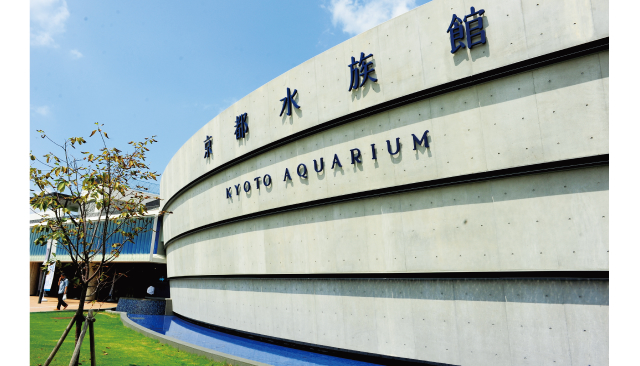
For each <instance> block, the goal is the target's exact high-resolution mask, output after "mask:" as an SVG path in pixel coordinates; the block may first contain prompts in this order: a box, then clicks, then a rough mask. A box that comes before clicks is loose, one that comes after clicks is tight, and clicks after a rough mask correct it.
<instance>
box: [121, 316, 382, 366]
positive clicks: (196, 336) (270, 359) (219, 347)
mask: <svg viewBox="0 0 640 366" xmlns="http://www.w3.org/2000/svg"><path fill="white" fill-rule="evenodd" d="M127 315H128V316H129V319H131V320H132V321H134V322H135V323H137V324H140V325H141V326H143V327H145V328H147V329H151V330H153V331H154V332H158V333H161V334H164V335H166V336H169V337H173V338H177V339H179V340H181V341H183V342H188V343H191V344H195V345H197V346H200V347H205V348H209V349H212V350H214V351H218V352H222V353H226V354H229V355H233V356H237V357H242V358H246V359H249V360H254V361H259V362H263V363H266V364H270V365H274V366H294V365H295V366H312V365H331V366H365V365H374V364H372V363H368V362H361V361H354V360H348V359H344V358H339V357H333V356H327V355H323V354H318V353H313V352H307V351H302V350H298V349H294V348H287V347H282V346H276V345H274V344H270V343H264V342H259V341H254V340H252V339H247V338H242V337H238V336H234V335H231V334H226V333H222V332H218V331H215V330H212V329H209V328H205V327H201V326H198V325H195V324H192V323H189V322H187V321H185V320H182V319H180V318H178V317H175V316H167V315H138V314H127Z"/></svg>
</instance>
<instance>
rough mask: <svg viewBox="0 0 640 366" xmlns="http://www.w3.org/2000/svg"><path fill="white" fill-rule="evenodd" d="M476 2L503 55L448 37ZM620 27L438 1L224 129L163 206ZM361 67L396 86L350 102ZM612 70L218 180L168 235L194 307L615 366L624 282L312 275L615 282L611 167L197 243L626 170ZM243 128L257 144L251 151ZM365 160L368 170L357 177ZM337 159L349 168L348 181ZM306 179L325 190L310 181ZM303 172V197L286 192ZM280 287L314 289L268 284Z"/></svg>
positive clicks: (489, 94)
mask: <svg viewBox="0 0 640 366" xmlns="http://www.w3.org/2000/svg"><path fill="white" fill-rule="evenodd" d="M472 5H473V6H475V8H476V9H484V10H485V11H486V13H485V30H486V32H487V33H486V34H487V39H488V41H487V44H485V45H482V46H479V47H477V48H473V50H471V51H469V50H468V49H464V50H461V51H458V53H456V54H454V55H452V54H451V53H450V45H449V37H448V35H447V33H446V29H447V26H448V24H449V22H450V21H451V16H452V14H453V13H456V14H457V15H458V16H460V17H461V18H463V17H464V15H466V14H468V13H469V8H470V7H471V6H472ZM608 28H609V26H608V2H607V1H606V0H591V1H588V0H586V1H585V0H568V1H562V2H559V1H546V0H544V1H543V0H536V1H529V0H522V1H506V2H505V1H497V0H495V1H494V0H487V1H484V2H482V3H476V2H469V1H457V0H453V1H449V0H447V1H445V0H434V1H432V2H430V3H428V4H426V5H424V6H421V7H419V8H417V9H415V10H413V11H410V12H408V13H406V14H404V15H402V16H399V17H397V18H394V19H392V20H390V21H388V22H386V23H384V24H382V25H380V26H378V27H376V28H373V29H371V30H369V31H367V32H365V33H363V34H360V35H358V36H356V37H354V38H352V39H350V40H348V41H346V42H344V43H342V44H340V45H338V46H336V47H334V48H332V49H330V50H328V51H326V52H324V53H322V54H320V55H318V56H317V57H314V58H312V59H311V60H308V61H307V62H305V63H303V64H301V65H299V66H298V67H296V68H294V69H292V70H290V71H288V72H287V73H285V74H283V75H280V76H278V77H277V78H275V79H274V80H272V81H271V82H269V83H267V84H265V85H264V86H262V87H260V88H259V89H257V90H255V91H254V92H252V93H251V94H249V95H248V96H246V97H245V98H243V99H241V100H240V101H238V102H237V103H235V104H234V105H233V106H231V107H230V108H228V109H227V110H225V111H223V112H222V113H220V115H218V116H217V117H215V118H214V119H213V120H211V121H210V122H209V123H207V124H206V125H205V126H204V127H203V128H202V129H201V130H200V131H198V132H197V133H196V134H195V135H194V136H193V137H192V138H191V139H190V140H189V141H187V142H186V143H185V145H184V146H183V147H182V148H181V149H180V150H179V151H178V152H177V153H176V155H175V156H174V157H173V159H172V160H171V162H170V163H169V165H168V166H167V168H166V169H165V172H164V174H163V176H162V182H161V196H162V197H163V198H164V199H165V200H166V199H169V198H170V197H171V196H173V194H174V193H176V192H177V191H178V190H180V189H181V188H183V187H184V186H185V185H187V184H188V183H189V182H191V181H192V180H194V179H195V178H197V177H199V176H201V175H202V174H205V173H206V172H208V171H210V170H212V169H214V168H216V167H219V166H220V165H222V164H224V163H226V162H229V161H230V160H232V159H235V158H236V157H239V156H241V155H243V154H246V153H248V152H251V151H253V150H255V149H257V148H259V147H262V146H265V145H266V144H269V143H271V142H273V141H276V140H279V139H282V138H284V137H287V136H290V135H291V134H292V133H296V132H300V131H304V130H306V129H309V128H312V127H314V126H317V125H319V124H321V123H324V122H327V121H330V120H332V119H335V118H338V117H342V116H345V115H347V114H349V113H352V112H356V111H361V110H363V109H365V108H368V107H371V106H376V105H378V104H380V103H382V102H386V101H390V100H393V99H395V98H399V97H402V96H405V95H408V94H410V93H413V92H417V91H420V90H424V89H427V88H431V87H435V86H438V85H441V84H443V83H447V82H452V81H454V82H455V81H456V80H459V79H461V78H465V77H468V76H473V75H477V74H479V73H482V72H485V71H490V70H493V69H495V68H497V67H502V66H506V65H511V64H513V63H515V62H519V61H523V60H527V59H530V58H533V57H537V56H541V55H545V54H548V53H551V52H555V51H561V50H565V49H566V48H568V47H572V46H578V45H582V44H584V43H586V42H590V41H594V40H598V39H601V38H605V37H608ZM360 52H365V53H367V54H368V53H373V56H374V57H373V61H374V62H375V69H376V77H378V79H379V82H378V83H371V82H368V83H367V84H366V86H365V87H364V88H363V89H360V90H358V91H353V92H348V91H347V89H348V82H349V74H348V68H347V67H346V66H347V64H348V61H349V60H350V57H351V56H354V57H357V56H358V55H359V53H360ZM608 62H609V52H608V51H604V52H599V53H592V54H589V55H586V56H583V57H579V58H574V59H571V60H568V61H565V62H558V63H555V64H552V65H549V66H545V67H541V68H538V69H535V70H533V71H527V72H522V73H519V74H516V75H512V76H508V77H503V78H501V79H498V80H494V81H491V82H485V83H483V84H477V85H473V86H469V87H467V88H465V89H461V90H458V91H455V92H450V93H447V94H442V95H439V96H436V97H432V98H430V99H425V100H422V101H419V102H415V103H412V104H409V105H405V106H403V107H399V108H395V109H392V110H388V111H385V112H380V113H377V114H375V115H372V116H369V117H366V118H361V119H359V120H355V121H352V122H349V123H347V124H344V125H342V126H339V127H335V128H332V129H329V130H326V131H323V132H320V133H315V134H313V135H310V136H307V137H305V138H301V139H299V140H297V141H295V142H292V143H288V144H285V145H283V146H280V147H278V148H275V149H273V150H270V151H268V152H266V153H264V154H261V155H258V156H255V157H253V158H251V159H248V160H246V161H244V162H242V163H239V164H236V165H233V166H231V167H229V168H228V169H225V170H223V171H222V172H220V173H218V174H215V175H212V176H210V177H208V178H207V179H205V180H203V181H202V182H200V183H199V184H198V185H195V186H194V187H191V188H190V189H188V190H186V191H185V192H184V193H183V194H181V195H180V196H178V197H177V199H175V200H174V201H173V202H172V203H171V204H169V205H166V207H164V209H167V210H170V211H172V212H173V214H171V215H168V216H166V217H165V218H164V221H163V233H162V235H163V240H164V242H165V243H167V244H168V245H166V247H165V249H166V254H167V271H168V276H169V277H170V278H171V282H170V283H171V294H172V299H173V302H174V310H175V311H176V312H177V313H179V314H182V315H185V316H187V317H190V318H193V319H197V320H200V321H203V322H207V323H211V324H215V325H219V326H223V327H229V328H233V329H239V330H243V331H248V332H252V333H258V334H263V335H266V336H272V337H279V338H284V339H291V340H297V341H302V342H308V343H313V344H317V345H323V346H329V347H339V348H344V349H350V350H357V351H363V352H370V353H377V354H382V355H389V356H397V357H406V358H413V359H418V360H426V361H434V362H442V363H448V364H462V365H542V364H544V365H546V364H554V365H585V364H586V365H589V364H590V365H596V364H598V365H600V364H607V363H608V280H602V281H581V280H551V279H545V280H543V279H530V280H513V279H511V280H509V279H502V280H488V279H478V278H476V279H466V280H462V279H461V280H444V279H443V280H409V279H403V280H373V279H366V278H365V279H361V280H355V279H353V280H336V279H314V280H311V279H308V275H314V276H315V275H318V274H327V277H331V276H333V277H339V276H342V275H345V274H354V273H359V274H360V275H359V276H363V277H366V276H367V274H369V273H383V274H389V277H393V276H394V274H397V273H436V274H438V273H439V276H441V277H447V276H448V274H447V273H451V272H458V275H457V276H458V278H459V277H460V276H464V273H465V272H494V273H496V272H497V273H498V274H499V273H500V272H532V271H533V272H544V271H593V272H594V273H595V272H598V271H608V269H609V243H608V231H609V223H608V220H609V219H608V217H609V215H608V193H609V179H608V177H609V168H608V166H600V167H589V168H579V169H573V170H565V171H555V172H547V173H540V174H535V175H526V176H519V177H502V178H500V179H492V180H488V181H485V182H481V183H463V184H458V185H453V186H447V187H440V188H430V189H423V190H420V191H413V192H405V193H396V194H393V195H387V196H381V197H377V198H367V199H360V200H357V201H349V202H342V203H335V204H331V205H325V206H317V207H311V208H304V209H296V210H292V211H290V212H287V213H279V214H273V215H268V216H261V217H255V218H252V219H246V220H242V221H237V222H234V223H229V224H225V225H221V226H217V227H214V228H210V229H206V230H200V231H197V232H194V233H191V234H188V235H182V236H181V237H177V236H178V235H181V234H185V233H186V232H187V231H189V230H193V229H198V228H202V227H203V226H205V225H212V224H214V225H215V224H217V223H219V222H220V221H222V220H229V219H234V218H237V217H238V216H242V215H250V214H254V213H258V212H261V211H264V210H269V209H274V208H282V207H287V206H290V205H293V204H299V203H305V202H309V201H314V200H318V199H324V198H329V197H339V196H342V195H346V194H352V193H359V192H367V191H371V190H374V189H380V188H392V187H396V186H398V185H404V184H410V183H415V182H429V181H433V180H436V179H442V178H450V177H457V176H464V175H467V174H474V173H479V172H496V171H498V170H500V169H507V168H514V167H526V166H530V165H532V164H540V163H551V162H562V161H564V160H567V159H573V158H582V157H591V156H595V155H602V154H608V153H609V94H608V87H609V66H608ZM287 87H289V88H291V90H293V89H297V90H298V93H299V97H298V99H297V102H298V104H300V106H301V107H302V108H301V109H299V110H294V112H293V114H292V116H290V117H288V116H284V115H283V117H279V116H278V114H279V112H280V108H281V102H280V101H279V99H281V98H282V97H283V96H284V94H285V93H286V88H287ZM242 113H248V121H249V128H250V132H249V134H248V136H247V137H246V138H245V139H242V140H236V139H235V138H234V136H233V134H232V132H233V130H234V129H233V126H234V121H235V117H236V116H238V115H240V114H242ZM425 130H429V144H430V147H429V148H424V147H418V149H417V150H416V151H414V150H413V143H412V136H411V135H412V134H415V135H416V136H418V137H420V136H422V134H423V133H424V131H425ZM206 135H213V157H212V158H211V159H203V155H204V144H203V141H204V139H205V136H206ZM397 137H400V142H401V143H402V149H401V152H400V153H399V154H398V155H395V156H391V155H390V154H389V153H388V151H387V150H388V148H387V146H386V141H387V140H390V141H391V142H394V141H395V138H397ZM371 144H376V148H377V150H376V153H377V159H376V160H374V159H372V151H371V147H370V145H371ZM354 148H358V149H360V150H361V153H362V163H358V164H355V165H352V164H350V149H354ZM334 154H337V155H338V157H339V159H340V161H341V163H342V168H335V169H331V163H332V160H333V156H334ZM321 157H322V158H323V159H324V164H325V169H324V171H323V172H322V173H319V174H316V172H314V170H313V167H314V164H313V160H314V159H315V160H318V161H319V159H320V158H321ZM301 163H304V164H306V166H307V168H308V170H309V174H308V175H309V176H308V178H306V179H302V178H300V177H298V176H297V174H296V167H297V166H298V164H301ZM285 169H288V170H289V172H290V174H291V177H292V180H291V181H286V182H285V181H283V178H284V172H285ZM265 174H269V175H270V176H271V177H272V179H273V182H272V185H271V186H270V187H265V186H264V183H261V187H260V189H257V187H256V185H255V181H254V178H256V177H258V176H260V177H263V176H264V175H265ZM245 181H248V182H249V183H250V185H251V190H250V191H249V192H244V190H242V188H240V189H241V191H240V193H239V194H238V195H236V192H235V188H233V187H234V186H235V185H238V184H239V185H241V186H242V185H243V184H244V182H245ZM229 187H231V188H232V197H231V198H226V189H227V188H229ZM460 273H463V274H462V275H461V274H460ZM567 273H571V272H567ZM274 274H288V275H290V278H295V277H298V278H297V279H265V275H274ZM220 275H250V276H251V277H250V278H246V277H242V278H220V277H215V276H220ZM185 276H189V277H188V278H185ZM205 276H212V277H205ZM305 276H307V278H305ZM469 276H477V275H471V274H470V275H469ZM372 277H373V276H372ZM542 277H545V276H542Z"/></svg>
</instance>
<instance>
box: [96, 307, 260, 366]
mask: <svg viewBox="0 0 640 366" xmlns="http://www.w3.org/2000/svg"><path fill="white" fill-rule="evenodd" d="M105 311H106V312H107V313H111V314H120V320H121V321H122V324H123V325H124V326H125V327H127V328H129V329H132V330H134V331H136V332H138V333H141V334H142V335H144V336H146V337H149V338H153V339H155V340H158V341H160V343H164V344H168V345H170V346H172V347H175V348H177V349H179V350H181V351H184V352H188V353H193V354H196V355H200V356H205V357H207V358H208V359H211V360H214V361H218V362H231V364H233V365H234V366H236V365H237V366H270V365H269V364H266V363H262V362H258V361H253V360H248V359H246V358H242V357H238V356H232V355H229V354H226V353H222V352H217V351H214V350H211V349H209V348H205V347H200V346H197V345H195V344H191V343H188V342H184V341H181V340H179V339H177V338H173V337H169V336H166V335H164V334H160V333H158V332H154V331H153V330H151V329H147V328H145V327H143V326H141V325H139V324H137V323H135V322H134V321H133V320H131V319H129V317H128V316H127V313H126V312H124V311H114V310H105Z"/></svg>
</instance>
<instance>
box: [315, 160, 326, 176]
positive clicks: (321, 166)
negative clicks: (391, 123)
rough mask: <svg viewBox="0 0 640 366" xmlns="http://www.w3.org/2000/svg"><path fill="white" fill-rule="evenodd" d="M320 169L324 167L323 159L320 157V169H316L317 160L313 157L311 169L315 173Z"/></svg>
mask: <svg viewBox="0 0 640 366" xmlns="http://www.w3.org/2000/svg"><path fill="white" fill-rule="evenodd" d="M322 169H324V160H322V158H320V170H318V162H317V161H316V159H313V170H315V171H316V173H320V172H321V171H322Z"/></svg>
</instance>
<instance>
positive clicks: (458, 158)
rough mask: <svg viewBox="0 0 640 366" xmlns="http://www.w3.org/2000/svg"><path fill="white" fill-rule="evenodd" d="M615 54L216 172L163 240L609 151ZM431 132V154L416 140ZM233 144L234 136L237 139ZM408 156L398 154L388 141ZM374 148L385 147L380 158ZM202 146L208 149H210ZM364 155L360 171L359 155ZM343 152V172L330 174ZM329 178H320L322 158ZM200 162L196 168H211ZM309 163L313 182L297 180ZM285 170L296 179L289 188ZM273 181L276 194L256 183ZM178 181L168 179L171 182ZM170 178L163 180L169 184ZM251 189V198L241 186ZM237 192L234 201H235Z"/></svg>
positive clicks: (442, 100) (177, 214)
mask: <svg viewBox="0 0 640 366" xmlns="http://www.w3.org/2000/svg"><path fill="white" fill-rule="evenodd" d="M608 58H609V55H608V52H603V53H599V54H593V55H590V56H586V57H582V58H578V59H574V60H571V61H567V62H563V63H559V64H555V65H552V66H549V67H545V68H541V69H538V70H535V71H533V72H527V73H522V74H518V75H514V76H511V77H507V78H503V79H499V80H496V81H493V82H489V83H485V84H482V85H478V86H475V87H471V88H468V89H464V90H460V91H456V92H452V93H448V94H444V95H441V96H438V97H435V98H431V99H427V100H424V101H421V102H417V103H413V104H410V105H407V106H404V107H400V108H396V109H393V110H391V111H389V112H383V113H379V114H376V115H375V116H372V117H368V118H364V119H361V120H358V121H355V122H352V123H348V124H346V125H342V126H340V127H337V128H333V129H330V130H328V131H325V132H322V133H318V134H314V135H312V136H309V137H306V138H303V139H300V140H298V141H297V142H295V143H291V144H287V145H284V146H282V147H280V148H277V149H275V150H272V151H269V152H268V153H266V154H263V155H260V156H257V157H255V158H253V159H249V160H247V161H245V162H243V163H241V164H238V165H235V166H233V167H231V168H229V169H227V170H225V171H223V172H222V173H220V174H216V175H214V176H212V177H210V178H208V179H206V180H205V181H203V182H202V183H200V184H198V185H197V186H195V187H193V188H192V189H190V190H189V191H187V192H186V193H185V194H182V195H181V196H179V197H178V199H177V200H176V201H175V202H173V203H172V204H171V205H170V206H169V207H168V208H167V209H169V210H171V211H172V212H173V215H169V216H167V217H166V218H165V219H164V240H165V242H166V241H169V240H170V239H171V238H172V237H174V236H176V235H178V234H180V233H182V232H185V231H187V230H190V229H193V228H196V227H199V226H202V225H206V224H209V223H212V222H217V221H221V220H224V219H229V218H232V217H235V216H240V215H244V214H249V213H253V212H257V211H262V210H266V209H271V208H275V207H282V206H287V205H291V204H295V203H301V202H306V201H312V200H316V199H321V198H326V197H334V196H339V195H343V194H348V193H354V192H361V191H367V190H371V189H377V188H384V187H393V186H396V185H401V184H408V183H414V182H421V181H429V180H434V179H439V178H447V177H452V176H458V175H464V174H471V173H477V172H483V171H492V170H497V169H504V168H510V167H514V166H523V165H530V164H536V163H543V162H550V161H558V160H564V159H570V158H576V157H582V156H591V155H598V154H606V153H608V151H609V113H608V106H607V105H608V94H607V93H606V89H607V88H608V85H605V82H607V81H608ZM425 130H429V144H430V148H429V149H425V148H424V147H421V148H418V149H417V150H413V142H412V141H413V140H412V139H413V137H412V134H414V135H416V136H418V137H421V136H422V134H423V133H424V132H425ZM232 137H233V136H230V138H229V139H231V138H232ZM396 137H400V143H401V146H402V147H401V150H400V153H399V154H398V155H395V156H392V155H390V154H389V153H388V151H387V144H386V141H387V140H389V141H391V144H392V149H395V139H396ZM371 144H376V156H377V160H373V159H372V150H371ZM201 145H202V144H201ZM354 148H358V149H360V150H361V152H362V164H356V165H352V164H351V163H350V161H351V155H350V154H351V152H350V150H351V149H354ZM334 154H337V155H338V157H339V159H340V161H341V163H342V168H339V167H338V166H336V167H335V169H331V165H332V160H333V158H334ZM320 158H323V159H324V163H325V170H324V171H323V172H322V173H316V172H315V171H314V170H313V169H314V162H313V160H314V159H315V160H316V161H318V164H319V162H320ZM203 160H204V159H202V157H201V156H200V155H193V156H192V158H191V161H192V162H193V163H195V162H200V161H203ZM301 163H304V164H305V165H306V166H307V168H308V170H309V171H310V172H309V178H308V179H302V178H300V177H299V176H298V175H297V174H296V168H297V167H298V165H299V164H301ZM285 169H288V170H289V172H290V174H291V176H292V178H293V180H291V181H286V182H285V181H283V179H284V173H285ZM265 174H269V175H270V176H271V177H272V178H273V184H272V185H271V186H270V187H265V186H264V184H262V185H261V188H260V189H257V187H256V184H255V181H254V178H256V177H264V176H265ZM172 176H173V175H169V178H168V179H170V178H171V177H172ZM165 178H167V177H163V178H162V179H163V182H164V179H165ZM245 182H249V184H251V190H250V191H249V192H248V193H247V192H245V191H244V190H243V189H242V187H241V188H240V194H239V195H236V188H235V185H238V184H239V185H243V184H244V183H245ZM227 188H231V191H232V198H230V199H229V198H226V189H227Z"/></svg>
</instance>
